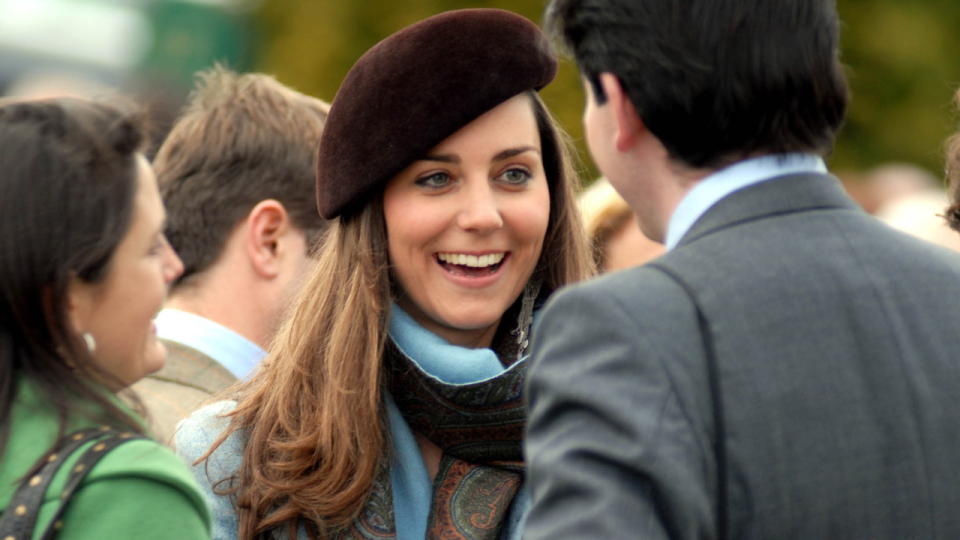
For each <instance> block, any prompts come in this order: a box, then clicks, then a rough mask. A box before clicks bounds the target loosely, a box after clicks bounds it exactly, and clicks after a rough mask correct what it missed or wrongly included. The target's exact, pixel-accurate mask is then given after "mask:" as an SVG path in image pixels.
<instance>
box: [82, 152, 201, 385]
mask: <svg viewBox="0 0 960 540" xmlns="http://www.w3.org/2000/svg"><path fill="white" fill-rule="evenodd" d="M137 161H138V178H137V192H136V196H135V200H134V209H133V216H132V219H131V223H130V228H129V230H128V231H127V234H126V236H124V237H123V240H121V242H120V244H119V245H118V246H117V249H116V251H115V252H114V254H113V258H112V259H111V261H110V263H109V264H110V266H109V269H108V273H107V276H106V277H105V278H104V279H103V281H101V282H100V283H93V284H91V283H85V282H83V281H81V280H79V279H76V278H75V279H74V280H73V281H72V282H71V284H70V297H71V309H72V311H73V319H74V326H75V327H76V328H75V329H76V330H77V332H89V333H90V334H92V335H93V337H94V339H95V340H96V350H95V351H94V353H93V359H94V361H95V362H96V363H97V364H98V365H99V366H100V367H101V368H102V369H104V370H106V371H107V372H109V373H110V374H111V375H113V376H114V377H115V378H117V379H118V380H119V382H120V383H121V387H125V386H129V385H131V384H133V383H135V382H136V381H138V380H140V379H141V378H143V377H144V376H146V375H148V374H150V373H153V372H155V371H157V370H159V369H160V368H162V367H163V364H164V362H165V361H166V356H167V352H166V349H165V348H164V346H163V344H162V343H161V342H160V340H159V339H157V334H156V325H155V324H154V322H153V319H154V317H156V315H157V312H159V311H160V307H161V304H162V303H163V300H164V298H165V296H166V292H167V284H168V283H170V281H172V280H173V279H175V278H176V277H177V276H179V275H180V274H181V273H182V272H183V263H181V262H180V259H179V257H177V255H176V253H174V251H173V249H172V248H171V247H170V245H169V244H168V243H167V241H166V239H165V238H164V236H163V225H164V220H165V216H166V213H165V211H164V209H163V203H162V201H161V199H160V192H159V191H158V190H157V181H156V178H155V177H154V175H153V171H152V170H151V169H150V165H149V164H148V163H147V161H146V159H144V158H143V157H142V156H140V157H138V160H137Z"/></svg>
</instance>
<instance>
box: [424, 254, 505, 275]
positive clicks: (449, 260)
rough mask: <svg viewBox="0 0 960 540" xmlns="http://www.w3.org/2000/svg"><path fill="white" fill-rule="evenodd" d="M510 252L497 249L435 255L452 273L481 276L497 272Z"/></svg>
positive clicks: (443, 266)
mask: <svg viewBox="0 0 960 540" xmlns="http://www.w3.org/2000/svg"><path fill="white" fill-rule="evenodd" d="M508 254H509V253H508V252H505V251H495V252H492V253H484V254H481V255H475V254H471V253H466V252H456V253H437V254H436V255H435V257H436V259H437V263H438V264H439V265H440V266H441V267H442V268H443V269H444V270H446V271H447V272H448V273H450V274H451V275H454V276H464V277H471V278H480V277H487V276H491V275H493V274H496V273H497V271H498V270H500V268H501V267H502V266H503V263H504V260H505V259H506V257H507V255H508Z"/></svg>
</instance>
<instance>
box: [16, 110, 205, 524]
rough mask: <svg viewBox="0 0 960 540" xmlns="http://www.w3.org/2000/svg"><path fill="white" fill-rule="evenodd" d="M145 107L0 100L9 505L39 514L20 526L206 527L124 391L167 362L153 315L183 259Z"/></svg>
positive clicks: (20, 514)
mask: <svg viewBox="0 0 960 540" xmlns="http://www.w3.org/2000/svg"><path fill="white" fill-rule="evenodd" d="M135 119H136V117H135V116H131V115H127V114H124V113H121V112H120V111H119V110H117V109H115V108H113V107H111V106H107V105H101V104H96V103H92V102H87V101H81V100H74V99H63V100H50V101H21V102H9V101H7V102H2V104H0V253H2V256H0V445H2V446H0V511H2V513H3V515H2V518H3V520H4V521H6V522H7V525H9V526H11V527H13V530H15V531H23V530H24V527H33V530H34V533H33V534H32V535H27V534H26V533H23V534H24V538H40V535H41V534H42V533H43V531H45V530H48V529H49V528H50V527H53V530H55V531H58V538H61V539H70V538H76V539H81V538H82V539H92V538H139V539H142V538H148V539H166V538H170V539H176V540H186V539H193V538H209V523H210V515H209V510H208V508H207V507H206V504H205V502H204V500H203V496H202V494H201V493H200V492H199V490H198V489H197V486H196V484H195V483H194V481H193V479H192V478H191V476H190V473H189V472H188V470H187V468H186V466H184V465H183V464H182V462H180V461H179V459H178V458H177V457H176V456H175V455H174V454H173V453H172V452H170V451H169V450H167V449H166V448H164V447H163V446H161V445H160V444H158V443H157V442H154V441H152V440H150V439H148V438H141V437H139V435H140V434H143V431H144V425H143V421H142V420H141V419H140V418H139V417H138V416H137V415H136V413H134V412H133V411H132V410H131V409H130V408H129V407H128V406H127V405H125V404H124V402H121V401H120V400H119V399H118V397H117V395H116V394H117V392H119V391H121V390H122V389H124V388H126V387H127V386H129V385H131V384H132V383H134V382H135V381H137V380H138V379H140V378H142V377H143V376H144V375H146V374H147V373H149V372H152V371H156V370H157V369H160V367H162V366H163V362H164V361H165V358H166V351H165V350H164V348H163V345H162V344H161V343H160V342H159V341H158V340H157V336H156V334H155V330H154V327H153V322H152V319H153V318H154V316H155V315H156V313H157V311H158V310H159V309H160V304H161V303H162V301H163V299H164V295H165V292H166V284H167V283H169V282H170V280H172V279H173V278H175V277H176V276H177V275H179V273H180V272H181V271H182V270H183V267H182V264H181V263H180V260H179V259H178V258H177V256H176V254H175V253H173V251H172V249H170V247H169V245H167V244H166V242H165V239H164V237H163V222H164V209H163V205H162V202H161V200H160V195H159V192H158V190H157V185H156V180H155V178H154V176H153V173H152V171H151V169H150V166H149V164H148V163H147V161H146V159H145V158H144V157H143V155H142V154H141V153H140V152H139V151H138V148H139V146H140V142H141V139H142V132H141V129H140V127H139V124H138V122H136V120H135ZM84 428H94V429H90V430H88V431H90V432H94V434H93V435H89V434H88V435H83V434H84V433H87V432H86V431H80V430H83V429H84ZM99 433H102V435H100V434H99ZM81 435H83V436H82V437H81ZM74 438H77V439H78V440H81V441H86V442H84V444H82V445H80V446H79V447H78V448H76V449H75V450H73V451H69V452H68V451H67V450H65V449H64V448H65V446H64V445H68V444H70V441H71V440H73V439H74ZM126 439H131V440H129V442H123V443H122V444H119V445H118V446H116V447H115V448H112V449H109V445H110V444H112V443H111V441H124V440H126ZM98 453H102V454H103V457H102V458H99V461H95V462H92V461H91V462H89V463H95V465H91V467H90V468H89V470H84V464H85V463H88V461H85V460H86V459H88V458H91V459H93V458H92V457H93V456H96V457H98V456H97V454H98ZM48 463H50V464H54V465H56V467H53V465H50V466H45V465H47V464H48ZM52 467H53V469H52V470H51V468H52ZM80 473H83V474H85V476H82V475H81V474H80ZM74 477H76V478H81V477H82V481H81V482H80V483H79V485H78V486H77V487H76V488H70V487H65V486H69V485H70V484H69V483H68V481H72V479H73V478H74ZM21 486H23V490H22V491H20V492H18V493H17V495H16V498H15V495H14V493H15V492H16V491H17V490H18V488H20V487H21ZM31 490H43V491H41V492H38V493H35V494H33V493H31ZM31 497H33V498H35V499H36V500H35V501H34V502H35V503H36V502H39V503H40V504H31V502H30V498H31ZM12 498H13V502H11V499H12ZM63 498H67V499H68V500H67V502H66V503H62V501H61V499H63ZM64 504H65V506H63V509H62V511H61V510H60V509H61V506H62V505H64ZM34 508H36V510H37V511H38V513H36V514H35V513H34V512H33V510H34ZM20 519H23V520H27V521H29V522H24V523H20V522H16V521H15V520H20ZM11 523H13V525H10V524H11ZM2 524H3V521H0V525H2ZM0 530H2V528H0ZM4 534H6V533H0V536H3V535H4ZM9 538H14V539H16V540H21V538H20V537H19V536H18V535H17V534H16V533H10V535H9V536H5V537H4V540H8V539H9Z"/></svg>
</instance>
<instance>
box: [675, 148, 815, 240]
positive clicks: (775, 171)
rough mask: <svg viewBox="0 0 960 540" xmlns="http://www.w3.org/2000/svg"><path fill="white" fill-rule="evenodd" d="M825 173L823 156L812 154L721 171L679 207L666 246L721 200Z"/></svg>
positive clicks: (745, 163) (743, 163)
mask: <svg viewBox="0 0 960 540" xmlns="http://www.w3.org/2000/svg"><path fill="white" fill-rule="evenodd" d="M807 172H809V173H826V172H827V166H826V164H824V162H823V159H821V158H820V156H815V155H812V154H776V155H769V156H761V157H757V158H752V159H747V160H744V161H740V162H738V163H734V164H733V165H731V166H729V167H727V168H725V169H720V170H719V171H717V172H715V173H713V174H711V175H710V176H707V177H706V178H704V179H703V180H701V181H700V182H699V183H698V184H697V185H695V186H694V187H693V189H691V190H690V191H689V192H688V193H687V194H686V195H685V196H684V197H683V200H681V201H680V204H679V205H677V209H676V210H675V211H674V212H673V216H671V217H670V223H669V225H667V237H666V240H665V241H664V246H666V248H667V250H668V251H669V250H671V249H673V248H675V247H677V244H679V243H680V240H681V239H682V238H683V236H684V235H685V234H687V231H689V230H690V228H691V227H693V224H694V223H696V222H697V220H698V219H700V217H701V216H703V214H705V213H706V212H707V210H709V209H710V208H711V207H712V206H713V205H714V204H716V203H717V202H718V201H719V200H720V199H723V198H724V197H726V196H727V195H730V194H731V193H733V192H735V191H739V190H741V189H743V188H746V187H749V186H752V185H755V184H759V183H761V182H765V181H767V180H772V179H774V178H777V177H779V176H784V175H787V174H797V173H807Z"/></svg>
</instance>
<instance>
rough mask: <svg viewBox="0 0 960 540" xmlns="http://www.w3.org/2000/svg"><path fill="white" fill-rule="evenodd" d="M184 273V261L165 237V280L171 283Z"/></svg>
mask: <svg viewBox="0 0 960 540" xmlns="http://www.w3.org/2000/svg"><path fill="white" fill-rule="evenodd" d="M181 274H183V261H181V260H180V256H179V255H177V252H176V251H174V249H173V246H171V245H170V242H168V241H167V238H166V237H163V282H164V283H170V282H171V281H173V280H175V279H177V278H178V277H180V275H181Z"/></svg>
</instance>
